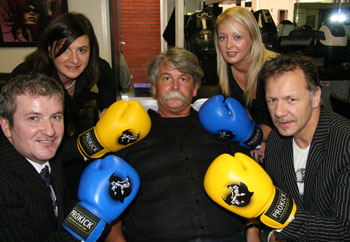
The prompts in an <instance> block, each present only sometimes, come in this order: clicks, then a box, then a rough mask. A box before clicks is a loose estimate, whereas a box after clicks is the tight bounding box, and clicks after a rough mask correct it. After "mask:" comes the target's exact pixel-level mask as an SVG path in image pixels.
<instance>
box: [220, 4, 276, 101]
mask: <svg viewBox="0 0 350 242" xmlns="http://www.w3.org/2000/svg"><path fill="white" fill-rule="evenodd" d="M227 20H234V21H236V22H237V23H239V24H240V25H242V26H243V27H244V28H246V29H247V31H248V32H249V35H250V38H251V40H252V47H251V50H250V56H249V59H248V61H249V65H250V67H249V70H248V73H247V80H246V86H245V91H244V95H243V96H244V99H245V104H246V105H247V106H249V105H251V103H252V101H253V99H254V96H255V92H256V88H257V81H258V74H259V71H260V69H261V67H262V65H263V63H264V61H265V60H266V59H268V58H270V56H271V57H272V56H274V55H276V53H274V52H272V51H268V50H266V49H265V48H264V46H263V44H262V38H261V34H260V29H259V25H258V23H257V21H256V19H255V17H254V15H253V14H252V13H251V12H250V11H249V10H248V9H246V8H243V7H239V6H236V7H232V8H228V9H226V10H225V11H224V12H223V13H221V14H220V15H219V16H218V18H217V20H216V31H217V29H218V26H219V25H220V24H225V25H228V22H227ZM229 27H230V28H231V29H232V30H233V31H234V32H238V31H237V30H236V29H235V28H233V26H229ZM217 35H218V33H217V32H216V34H215V48H216V53H217V72H218V77H219V83H220V87H221V90H222V93H223V94H224V95H226V96H230V85H229V80H228V72H227V63H226V61H225V60H224V58H223V56H222V54H221V52H220V50H219V47H218V40H217Z"/></svg>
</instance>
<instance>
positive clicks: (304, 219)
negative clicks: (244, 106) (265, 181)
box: [247, 55, 350, 241]
mask: <svg viewBox="0 0 350 242" xmlns="http://www.w3.org/2000/svg"><path fill="white" fill-rule="evenodd" d="M261 78H262V79H263V80H264V81H265V82H266V83H265V87H266V101H267V105H268V108H269V112H270V115H271V117H272V120H273V122H274V125H275V127H276V129H275V130H273V131H272V132H271V134H270V135H269V137H268V140H267V145H266V147H267V148H266V161H265V169H266V171H267V173H268V174H269V175H270V176H271V178H272V180H273V182H274V185H275V186H277V187H279V188H280V189H282V190H283V191H285V192H287V193H289V194H290V195H291V196H292V197H293V199H294V200H295V203H296V205H297V211H296V214H295V216H294V219H293V220H292V221H291V222H290V224H289V225H288V226H287V227H285V228H284V229H283V230H282V231H273V232H270V236H269V241H276V240H278V241H350V121H349V120H348V119H346V118H343V117H342V116H339V115H338V114H335V113H333V112H331V111H328V110H325V109H323V108H321V107H320V102H321V88H320V81H319V77H318V73H317V68H316V67H315V65H313V63H312V60H311V59H309V58H307V57H305V56H300V55H281V56H279V57H277V58H275V59H272V60H270V61H268V62H267V63H266V64H265V65H264V67H263V69H262V72H261ZM254 231H257V230H256V228H255V229H252V230H251V231H250V232H249V230H248V232H247V235H248V236H249V235H251V233H253V232H254ZM248 238H249V237H248Z"/></svg>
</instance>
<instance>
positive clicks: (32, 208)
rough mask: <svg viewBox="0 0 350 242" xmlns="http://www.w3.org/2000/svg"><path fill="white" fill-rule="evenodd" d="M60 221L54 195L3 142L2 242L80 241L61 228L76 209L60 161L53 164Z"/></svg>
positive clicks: (0, 168)
mask: <svg viewBox="0 0 350 242" xmlns="http://www.w3.org/2000/svg"><path fill="white" fill-rule="evenodd" d="M50 164H51V168H52V172H51V181H52V186H53V188H54V190H55V194H56V197H57V202H58V209H59V210H58V212H59V215H58V218H57V219H56V218H55V216H54V213H53V209H52V202H51V199H50V191H49V188H48V187H47V186H46V184H45V183H44V181H43V180H42V179H41V177H40V175H39V174H38V173H37V171H36V170H35V168H34V167H33V166H32V165H31V164H30V163H29V162H28V161H27V160H26V159H25V158H24V157H23V156H22V155H20V154H19V153H18V152H17V151H16V150H15V149H14V147H13V146H12V145H11V144H10V142H8V140H7V139H6V138H2V139H1V141H0V241H76V240H75V239H73V237H72V236H71V235H70V234H68V232H66V231H65V230H64V229H63V228H62V226H61V224H62V222H63V220H64V218H65V217H66V215H67V214H68V213H69V212H70V210H71V209H72V207H73V205H74V203H75V202H74V201H72V200H71V199H70V197H69V192H67V190H66V186H65V184H64V183H65V182H64V179H63V174H62V169H61V162H60V159H59V157H58V158H56V159H55V160H52V161H50Z"/></svg>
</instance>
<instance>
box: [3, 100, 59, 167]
mask: <svg viewBox="0 0 350 242" xmlns="http://www.w3.org/2000/svg"><path fill="white" fill-rule="evenodd" d="M0 124H1V128H2V130H3V132H4V135H5V136H6V137H7V139H8V140H9V141H10V142H11V144H12V145H13V146H14V147H15V149H16V150H17V151H18V152H19V153H20V154H21V155H23V156H24V157H26V158H28V159H30V160H32V161H34V162H37V163H39V164H43V163H45V162H46V161H47V160H49V159H51V158H52V157H53V156H54V155H55V154H56V151H57V148H58V147H59V145H60V143H61V141H62V138H63V133H64V124H63V103H62V101H61V99H59V98H58V97H57V96H53V97H51V98H50V97H46V96H37V97H33V96H28V95H20V96H17V97H16V111H15V113H14V115H13V125H12V126H10V124H9V121H8V120H6V119H4V118H1V119H0Z"/></svg>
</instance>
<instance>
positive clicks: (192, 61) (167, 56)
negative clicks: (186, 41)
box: [147, 47, 204, 88]
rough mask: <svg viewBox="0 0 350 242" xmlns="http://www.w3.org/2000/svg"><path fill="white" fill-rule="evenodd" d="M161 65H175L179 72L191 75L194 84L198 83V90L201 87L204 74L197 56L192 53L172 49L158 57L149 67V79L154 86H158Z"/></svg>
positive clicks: (176, 48)
mask: <svg viewBox="0 0 350 242" xmlns="http://www.w3.org/2000/svg"><path fill="white" fill-rule="evenodd" d="M161 63H163V64H164V65H165V66H167V65H169V64H173V65H174V67H175V68H176V69H177V70H178V71H180V72H182V73H185V74H189V75H191V76H192V78H193V82H194V83H193V84H195V83H198V88H199V87H200V85H201V79H202V77H203V75H204V73H203V70H202V68H201V67H200V64H199V61H198V58H197V56H196V55H194V54H193V53H191V52H190V51H188V50H186V49H183V48H179V47H172V48H170V49H169V50H167V51H165V52H162V53H160V54H159V55H158V56H156V57H155V58H154V59H153V60H152V61H151V62H150V63H149V64H148V67H147V74H148V79H149V81H150V83H151V84H152V85H153V86H156V85H157V80H158V74H159V65H160V64H161Z"/></svg>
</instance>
